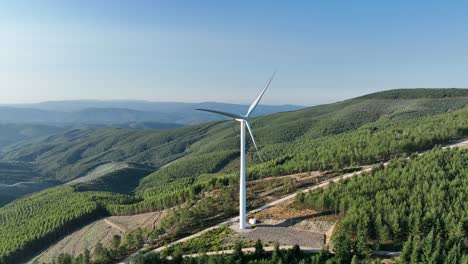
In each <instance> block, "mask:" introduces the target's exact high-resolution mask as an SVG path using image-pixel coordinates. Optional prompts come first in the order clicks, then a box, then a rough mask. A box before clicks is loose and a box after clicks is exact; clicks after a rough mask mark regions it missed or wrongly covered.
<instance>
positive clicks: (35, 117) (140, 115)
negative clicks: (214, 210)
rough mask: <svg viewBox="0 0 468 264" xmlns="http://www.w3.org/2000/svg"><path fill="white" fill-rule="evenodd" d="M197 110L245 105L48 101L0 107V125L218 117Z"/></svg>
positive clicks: (269, 108)
mask: <svg viewBox="0 0 468 264" xmlns="http://www.w3.org/2000/svg"><path fill="white" fill-rule="evenodd" d="M197 108H213V109H218V110H221V111H228V112H234V113H243V112H245V111H246V110H247V109H248V105H240V104H227V103H215V102H205V103H177V102H149V101H52V102H43V103H37V104H17V105H0V123H47V124H77V123H78V124H125V123H132V122H158V123H169V124H179V125H191V124H196V123H202V122H207V121H213V120H223V119H222V117H219V116H217V115H213V114H210V113H203V112H198V111H196V110H195V109H197ZM302 108H304V107H303V106H296V105H278V106H276V105H262V106H259V107H258V109H257V111H256V114H255V116H261V115H267V114H272V113H277V112H286V111H294V110H299V109H302Z"/></svg>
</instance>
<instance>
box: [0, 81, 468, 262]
mask: <svg viewBox="0 0 468 264" xmlns="http://www.w3.org/2000/svg"><path fill="white" fill-rule="evenodd" d="M431 92H433V93H435V94H439V93H441V92H440V91H437V90H433V91H432V90H431ZM400 93H402V94H401V95H398V96H397V98H403V99H391V98H386V97H387V96H386V95H382V96H383V97H385V98H378V97H379V95H378V94H376V95H373V96H372V97H371V98H363V97H361V98H356V99H351V100H347V101H343V102H339V103H335V104H330V105H324V106H317V107H312V108H308V109H305V110H301V111H295V112H288V113H279V114H274V115H269V116H265V117H260V118H255V119H254V120H253V122H252V126H253V130H254V133H255V134H256V138H257V140H258V143H259V145H260V148H261V154H262V156H263V157H264V160H265V162H261V161H260V160H259V159H258V158H257V157H256V156H255V155H248V162H249V169H248V177H249V178H251V179H252V178H262V177H266V176H276V175H284V174H288V173H295V172H306V171H311V170H339V169H341V168H345V167H348V166H353V165H358V164H373V163H378V162H380V161H383V160H387V159H390V158H392V157H395V156H402V155H405V154H410V153H413V152H415V151H420V150H426V149H430V148H432V147H433V146H434V145H436V144H445V143H448V142H451V141H455V140H458V139H463V138H467V137H468V108H467V107H466V106H467V105H468V98H467V97H466V95H467V94H468V90H448V91H444V93H443V96H440V97H438V96H439V95H434V96H426V97H421V96H419V95H418V96H414V95H412V94H413V93H416V94H418V93H419V92H417V91H416V92H415V91H413V90H409V91H406V90H403V91H400ZM405 93H409V94H405ZM392 96H393V95H392ZM374 97H377V98H374ZM407 97H409V98H412V97H416V98H412V99H406V98H407ZM238 129H239V128H238V124H237V123H235V122H233V121H228V122H213V123H208V124H200V125H195V126H190V127H183V128H178V129H174V130H168V131H134V130H127V129H95V130H74V131H69V132H67V133H65V134H61V135H57V136H51V137H48V138H46V139H41V140H36V141H31V142H25V143H21V144H17V145H15V146H13V147H11V148H9V149H8V151H7V152H5V153H4V155H3V158H4V159H6V160H9V161H22V162H34V164H35V166H36V168H37V169H38V171H39V173H40V174H41V175H45V177H49V178H50V179H58V180H60V181H62V182H66V181H69V180H72V179H76V178H77V177H80V176H84V175H86V173H87V172H89V171H90V170H92V169H94V168H96V167H98V166H100V165H102V164H107V163H111V162H133V163H135V164H140V165H145V166H148V167H154V168H159V169H158V170H156V171H155V172H154V173H152V174H150V175H149V176H147V177H144V178H142V180H141V181H140V182H139V184H138V187H137V188H135V189H134V190H132V192H130V193H132V195H130V196H121V195H117V196H116V195H115V194H112V193H105V192H99V191H103V190H105V191H117V190H114V189H109V188H107V187H108V186H107V185H106V184H104V185H102V184H101V185H100V184H95V185H93V188H91V189H86V188H79V186H77V187H73V186H71V187H66V189H62V188H64V187H60V188H55V189H52V190H46V191H43V192H41V193H40V194H35V195H33V196H30V197H27V198H24V199H20V200H18V201H15V202H13V203H11V204H9V205H8V206H5V207H3V208H0V217H2V216H3V217H6V215H8V217H9V218H8V219H9V221H8V222H12V223H17V224H18V225H31V226H33V225H36V223H37V221H40V219H41V218H43V214H44V213H47V214H51V215H55V216H56V217H58V218H60V220H58V221H59V222H60V224H59V225H52V224H50V225H45V226H44V227H43V228H42V229H41V230H42V231H41V232H40V234H38V233H35V232H36V231H35V230H34V229H24V230H23V231H22V233H21V235H19V234H17V233H15V232H17V230H16V229H15V230H12V229H11V227H10V226H9V225H7V224H4V225H2V226H0V234H4V235H3V237H8V236H12V235H14V236H17V237H18V240H17V241H18V243H16V244H14V245H13V244H10V243H8V241H6V240H4V239H3V238H0V242H1V244H3V245H5V249H3V250H2V251H1V254H2V255H1V257H3V258H13V259H14V258H15V257H17V256H20V255H21V253H22V252H25V250H28V252H29V251H35V250H38V249H39V248H38V247H36V246H34V245H39V244H41V243H48V242H50V241H51V240H50V236H49V235H48V234H49V233H53V234H64V233H66V232H68V231H69V230H70V229H68V228H62V225H65V226H69V225H70V226H74V227H78V226H80V225H83V223H82V222H83V221H80V220H79V219H81V218H80V217H82V214H83V213H82V212H85V215H86V217H88V216H89V219H96V218H98V217H100V216H102V215H103V214H134V213H138V212H147V211H152V210H158V209H164V208H170V207H173V206H175V205H180V204H182V203H189V204H190V203H194V201H196V200H198V199H200V198H202V197H203V195H204V191H205V190H208V189H213V188H219V187H220V186H224V185H230V184H233V183H235V182H236V181H237V177H236V175H237V164H238V160H237V157H238V146H239V145H238V144H239V143H238V141H239V137H238V132H239V131H238ZM251 151H252V149H251ZM249 154H254V152H249ZM127 176H128V175H127ZM140 176H141V175H140ZM140 176H138V177H140ZM99 186H106V188H107V189H106V188H101V187H99ZM59 190H64V192H65V191H66V196H67V198H68V197H70V199H76V200H74V201H76V204H74V210H78V211H77V213H75V212H72V213H70V214H69V216H67V217H62V214H61V213H60V211H58V210H56V211H54V208H60V206H61V203H63V201H61V200H60V199H53V198H48V197H54V195H55V194H54V193H56V192H59ZM90 190H92V192H90ZM125 192H129V190H125ZM36 195H40V196H41V197H44V198H43V199H42V200H41V199H38V203H45V204H47V206H50V207H47V208H50V210H51V211H50V212H45V211H41V210H40V209H37V210H36V209H35V210H32V209H25V208H32V207H38V208H42V206H39V205H38V204H35V203H34V204H33V203H32V200H30V198H31V197H35V196H36ZM50 195H51V196H50ZM75 197H76V198H75ZM96 197H105V199H104V198H103V199H101V198H99V199H96ZM55 204H56V205H55ZM54 205H55V206H54ZM87 208H92V209H90V210H88V209H87ZM94 210H98V211H97V212H98V213H95V211H94ZM12 212H13V213H12ZM88 212H90V213H88ZM25 213H26V215H27V217H24V216H25V215H22V214H25ZM204 213H209V212H204ZM19 218H22V219H23V220H22V221H20V220H19ZM3 219H6V218H3ZM2 222H3V221H2ZM0 237H2V236H0ZM25 245H28V247H27V248H26V247H25Z"/></svg>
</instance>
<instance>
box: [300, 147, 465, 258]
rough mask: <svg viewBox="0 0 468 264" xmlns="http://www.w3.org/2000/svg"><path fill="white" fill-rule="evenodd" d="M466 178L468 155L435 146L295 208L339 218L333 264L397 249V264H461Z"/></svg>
mask: <svg viewBox="0 0 468 264" xmlns="http://www.w3.org/2000/svg"><path fill="white" fill-rule="evenodd" d="M467 176H468V151H466V150H457V149H455V150H450V149H441V148H440V147H438V148H434V149H433V150H431V151H430V152H429V153H426V154H424V155H421V156H418V155H413V156H411V157H410V158H409V159H406V158H404V157H402V158H399V159H395V160H392V161H391V162H390V164H389V166H388V167H386V168H385V169H382V168H381V167H378V166H377V167H375V169H374V172H373V173H372V175H370V176H367V175H366V176H359V177H354V178H352V179H351V180H349V179H348V180H344V181H342V182H340V183H339V184H334V185H332V186H331V187H329V188H327V189H324V190H321V191H319V192H314V193H306V194H302V195H298V196H297V197H296V200H295V204H296V206H299V207H300V208H314V209H316V210H320V211H330V212H334V213H338V214H341V215H342V216H343V218H342V220H341V222H340V226H339V231H338V232H337V233H336V234H335V237H334V250H335V253H336V258H337V261H338V262H339V263H349V262H350V261H351V260H352V256H353V255H356V256H357V258H359V259H360V260H363V259H365V258H367V257H369V254H370V252H371V251H372V250H376V249H396V250H401V252H402V253H401V256H400V263H447V264H449V263H464V262H463V261H465V262H466V261H467V257H468V256H467V255H466V244H465V239H466V237H467V234H468V200H467V199H466V197H468V177H467ZM464 252H465V253H464ZM462 259H463V261H462Z"/></svg>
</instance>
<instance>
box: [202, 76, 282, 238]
mask: <svg viewBox="0 0 468 264" xmlns="http://www.w3.org/2000/svg"><path fill="white" fill-rule="evenodd" d="M275 74H276V72H274V73H273V75H272V76H271V77H270V79H269V80H268V82H267V84H266V86H265V88H263V90H262V91H261V92H260V94H259V95H258V97H257V99H255V101H254V102H253V103H252V104H251V105H250V107H249V110H248V111H247V114H245V115H237V114H231V113H226V112H221V111H217V110H210V109H197V110H199V111H205V112H210V113H215V114H219V115H223V116H227V117H230V118H233V119H234V120H237V121H239V122H240V188H239V189H240V192H239V229H241V230H242V229H247V224H246V187H245V127H246V126H247V129H248V130H249V134H250V137H251V138H252V142H253V144H254V146H255V150H257V154H258V157H259V158H260V160H262V157H261V156H260V153H259V152H258V147H257V143H255V138H254V136H253V131H252V127H251V126H250V123H249V119H250V115H251V114H252V112H253V111H254V110H255V107H257V105H258V103H259V102H260V100H261V99H262V97H263V94H264V93H265V92H266V90H267V89H268V87H269V86H270V83H271V81H273V78H274V77H275Z"/></svg>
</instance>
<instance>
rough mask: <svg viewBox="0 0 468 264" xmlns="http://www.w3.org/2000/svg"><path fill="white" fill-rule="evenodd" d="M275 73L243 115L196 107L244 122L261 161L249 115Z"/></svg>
mask: <svg viewBox="0 0 468 264" xmlns="http://www.w3.org/2000/svg"><path fill="white" fill-rule="evenodd" d="M275 75H276V72H274V73H273V75H272V76H271V77H270V79H269V80H268V82H267V84H266V86H265V88H263V90H262V91H261V92H260V94H259V95H258V96H257V98H256V99H255V101H254V102H253V103H252V104H251V105H250V107H249V110H247V114H245V115H238V114H233V113H228V112H223V111H218V110H211V109H196V110H198V111H204V112H209V113H214V114H218V115H223V116H227V117H230V118H232V119H234V120H236V121H239V122H241V123H242V122H245V125H246V126H247V130H248V131H249V134H250V138H251V139H252V142H253V144H254V146H255V150H257V154H258V157H259V158H260V160H261V161H263V160H262V157H261V156H260V152H259V151H258V147H257V143H256V142H255V138H254V136H253V131H252V127H251V126H250V122H249V120H250V115H251V114H252V113H253V111H254V110H255V108H256V107H257V105H258V103H259V102H260V100H261V99H262V97H263V95H264V94H265V92H266V90H267V89H268V87H269V86H270V84H271V82H272V81H273V78H274V77H275Z"/></svg>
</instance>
